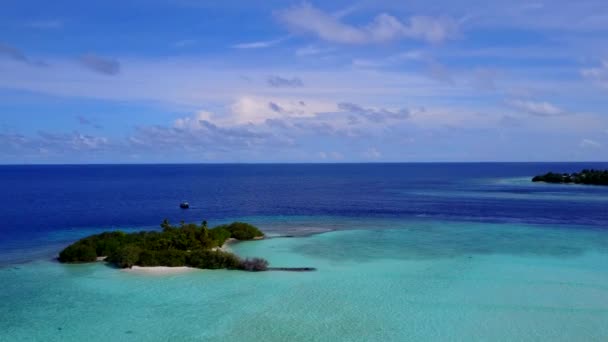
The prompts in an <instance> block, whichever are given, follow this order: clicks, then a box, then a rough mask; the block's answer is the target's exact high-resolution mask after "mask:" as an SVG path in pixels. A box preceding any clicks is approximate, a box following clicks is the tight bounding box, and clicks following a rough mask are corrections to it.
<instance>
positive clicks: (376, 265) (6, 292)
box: [0, 163, 608, 341]
mask: <svg viewBox="0 0 608 342" xmlns="http://www.w3.org/2000/svg"><path fill="white" fill-rule="evenodd" d="M592 167H593V168H608V164H598V163H595V164H593V163H591V164H559V163H556V164H543V163H539V164H359V165H357V164H352V165H348V164H347V165H208V166H204V165H162V166H6V167H0V187H1V188H2V190H3V191H2V192H0V208H1V209H0V222H2V224H1V225H0V248H1V249H0V263H1V265H2V267H0V289H1V290H0V341H26V340H30V341H66V340H73V341H82V340H89V341H108V340H117V341H121V340H148V341H167V340H212V339H213V340H227V341H260V340H263V341H285V340H304V341H327V340H331V339H333V340H338V341H342V340H348V341H407V340H412V341H418V340H467V341H468V340H479V341H488V340H529V341H538V340H551V341H560V340H561V341H572V340H594V341H595V340H597V341H600V340H606V339H607V338H608V325H607V324H606V322H608V271H607V269H606V265H607V264H608V230H607V229H606V228H607V225H608V210H606V208H607V204H608V188H603V187H593V186H578V185H553V184H552V185H548V184H534V183H531V182H529V177H530V176H532V175H534V174H537V173H542V172H545V171H549V170H552V171H563V172H570V171H576V170H579V169H581V168H592ZM183 199H186V200H188V201H189V202H190V203H191V205H192V207H193V208H192V209H190V210H187V211H183V210H180V209H179V208H178V207H177V205H178V204H179V202H180V201H181V200H183ZM164 217H168V218H170V219H172V220H174V221H176V220H182V219H183V220H186V221H200V220H203V219H207V220H208V221H210V223H212V224H214V223H221V222H225V221H230V220H233V219H242V220H247V221H250V222H253V223H255V224H257V225H259V226H260V227H261V228H262V229H263V230H264V231H266V232H267V234H268V235H269V236H271V237H273V238H270V239H268V240H264V241H255V242H246V243H240V244H237V245H234V246H233V247H232V249H233V250H234V252H236V253H237V254H239V255H242V256H261V257H265V258H267V259H268V260H269V261H270V262H271V265H273V266H311V267H316V268H317V271H315V272H310V273H292V272H265V273H244V272H236V271H209V270H202V271H201V270H195V271H192V272H187V273H180V274H171V275H146V274H136V273H132V272H125V271H122V270H116V269H112V268H109V267H107V266H104V265H103V264H89V265H63V264H58V263H56V262H54V261H53V260H52V258H53V257H54V256H55V255H56V253H57V251H58V250H59V249H60V248H61V247H62V246H64V245H65V244H67V243H69V242H71V241H73V240H74V239H77V238H79V237H81V236H84V235H87V234H91V233H95V232H99V231H102V230H108V229H117V228H120V229H125V230H136V229H141V228H156V227H157V226H158V223H159V221H160V219H162V218H164ZM287 236H289V237H287Z"/></svg>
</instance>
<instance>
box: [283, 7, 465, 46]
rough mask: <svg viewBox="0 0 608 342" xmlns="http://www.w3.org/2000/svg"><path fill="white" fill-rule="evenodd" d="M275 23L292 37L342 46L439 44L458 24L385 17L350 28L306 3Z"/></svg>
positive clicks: (454, 33)
mask: <svg viewBox="0 0 608 342" xmlns="http://www.w3.org/2000/svg"><path fill="white" fill-rule="evenodd" d="M278 17H279V19H280V20H281V21H282V22H283V23H285V24H286V25H287V26H288V27H289V29H291V30H292V31H293V32H295V33H308V34H314V35H316V36H318V37H319V38H321V39H323V40H326V41H330V42H335V43H343V44H365V43H379V42H386V41H392V40H399V39H418V40H424V41H427V42H431V43H439V42H442V41H445V40H448V39H451V38H453V37H455V36H457V34H458V24H457V23H456V22H455V21H454V20H452V19H450V18H449V17H439V18H434V17H428V16H414V17H411V18H410V19H409V20H407V21H406V22H402V21H401V20H399V19H397V18H395V17H394V16H391V15H389V14H386V13H382V14H379V15H377V16H376V17H375V18H374V19H373V20H372V21H371V22H370V23H368V24H367V25H363V26H353V25H349V24H345V23H343V22H341V21H340V20H339V19H338V18H336V17H335V16H332V15H330V14H328V13H326V12H323V11H322V10H320V9H318V8H315V7H313V6H312V5H310V4H308V3H304V4H302V5H298V6H294V7H291V8H288V9H285V10H282V11H279V12H278Z"/></svg>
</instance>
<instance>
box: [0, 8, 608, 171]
mask: <svg viewBox="0 0 608 342" xmlns="http://www.w3.org/2000/svg"><path fill="white" fill-rule="evenodd" d="M0 9H1V10H0V163H5V164H12V163H163V162H166V163H174V162H395V161H403V162H407V161H556V160H563V161H585V160H607V159H608V148H607V147H608V112H607V111H608V3H606V2H605V1H600V0H598V1H595V0H590V1H576V2H575V1H564V0H554V1H519V0H512V1H492V2H488V3H480V2H478V1H474V0H464V1H451V0H438V1H420V0H412V1H355V2H347V1H318V2H316V1H232V0H226V1H195V0H178V1H168V0H147V1H144V0H123V1H103V2H102V1H89V2H83V1H61V0H60V1H53V2H43V1H27V0H20V1H15V0H5V1H3V2H2V4H1V5H0Z"/></svg>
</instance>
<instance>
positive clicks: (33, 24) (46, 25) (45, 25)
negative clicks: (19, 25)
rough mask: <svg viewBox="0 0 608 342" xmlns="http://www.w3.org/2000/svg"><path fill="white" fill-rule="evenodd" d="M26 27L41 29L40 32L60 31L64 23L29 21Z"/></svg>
mask: <svg viewBox="0 0 608 342" xmlns="http://www.w3.org/2000/svg"><path fill="white" fill-rule="evenodd" d="M24 26H25V27H29V28H33V29H40V30H53V29H60V28H62V27H63V22H62V21H61V20H57V19H54V20H32V21H28V22H26V23H25V24H24Z"/></svg>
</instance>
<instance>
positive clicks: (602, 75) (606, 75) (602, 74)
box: [581, 59, 608, 88]
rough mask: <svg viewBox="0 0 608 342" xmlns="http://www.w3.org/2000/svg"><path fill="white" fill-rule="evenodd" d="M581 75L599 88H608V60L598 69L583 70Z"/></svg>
mask: <svg viewBox="0 0 608 342" xmlns="http://www.w3.org/2000/svg"><path fill="white" fill-rule="evenodd" d="M581 74H582V75H583V76H584V77H585V78H587V79H589V80H591V81H592V82H594V83H596V84H598V85H599V86H602V87H606V88H608V59H606V60H603V61H602V63H601V64H600V66H598V67H595V68H587V69H583V70H581Z"/></svg>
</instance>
